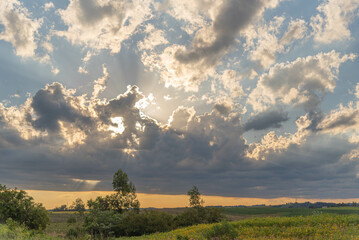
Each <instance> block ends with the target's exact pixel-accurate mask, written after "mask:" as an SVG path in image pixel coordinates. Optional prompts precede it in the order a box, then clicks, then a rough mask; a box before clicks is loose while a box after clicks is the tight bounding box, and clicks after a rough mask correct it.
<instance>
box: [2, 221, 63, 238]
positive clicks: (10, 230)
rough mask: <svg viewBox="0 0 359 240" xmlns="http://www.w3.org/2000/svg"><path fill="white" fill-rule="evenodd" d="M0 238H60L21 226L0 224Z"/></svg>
mask: <svg viewBox="0 0 359 240" xmlns="http://www.w3.org/2000/svg"><path fill="white" fill-rule="evenodd" d="M0 239H2V240H3V239H6V240H11V239H14V240H15V239H16V240H60V238H56V237H50V236H47V235H46V234H44V233H40V232H35V231H29V230H27V229H26V228H25V227H23V226H18V225H17V226H9V225H5V224H0Z"/></svg>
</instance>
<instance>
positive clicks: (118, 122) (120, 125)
mask: <svg viewBox="0 0 359 240" xmlns="http://www.w3.org/2000/svg"><path fill="white" fill-rule="evenodd" d="M111 121H112V123H113V124H115V125H117V126H110V127H109V128H108V130H110V131H112V132H113V133H111V135H112V136H116V135H117V134H122V133H123V132H124V131H125V125H124V124H123V117H114V118H111Z"/></svg>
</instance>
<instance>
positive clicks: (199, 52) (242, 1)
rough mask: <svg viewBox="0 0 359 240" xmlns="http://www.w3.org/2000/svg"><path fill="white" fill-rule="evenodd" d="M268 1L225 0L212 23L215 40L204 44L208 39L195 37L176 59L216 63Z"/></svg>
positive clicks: (209, 63)
mask: <svg viewBox="0 0 359 240" xmlns="http://www.w3.org/2000/svg"><path fill="white" fill-rule="evenodd" d="M269 2H270V1H269ZM266 3H268V2H266V1H262V0H229V1H224V3H223V6H222V8H221V10H220V11H219V14H218V15H217V17H216V19H215V20H214V22H213V25H212V31H213V34H214V38H215V39H214V41H213V42H212V43H210V44H203V42H207V40H204V39H195V40H194V42H193V43H192V46H191V48H190V49H189V50H188V51H177V52H176V55H175V57H176V59H177V60H178V61H179V62H181V63H185V64H189V63H194V62H199V61H201V60H205V61H204V62H205V63H206V64H208V65H213V64H215V63H216V61H217V60H218V58H220V57H221V56H222V55H223V53H224V52H225V51H226V50H227V49H228V48H229V47H230V46H231V45H232V44H233V42H234V40H235V37H236V36H237V34H238V33H239V31H241V30H242V29H244V28H245V27H247V26H248V25H249V24H250V23H251V21H252V20H253V19H254V18H255V17H256V16H258V15H259V14H260V13H261V12H262V11H263V9H264V7H265V6H266ZM201 42H202V44H200V43H201ZM203 45H204V46H203Z"/></svg>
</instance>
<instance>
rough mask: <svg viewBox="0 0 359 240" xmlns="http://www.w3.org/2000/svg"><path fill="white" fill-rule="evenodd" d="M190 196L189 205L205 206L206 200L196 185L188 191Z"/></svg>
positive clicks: (195, 206) (194, 206)
mask: <svg viewBox="0 0 359 240" xmlns="http://www.w3.org/2000/svg"><path fill="white" fill-rule="evenodd" d="M187 195H188V196H189V205H190V207H193V208H200V207H203V204H204V201H203V199H201V193H200V192H199V190H198V188H197V187H196V186H193V187H192V189H191V190H189V191H188V192H187Z"/></svg>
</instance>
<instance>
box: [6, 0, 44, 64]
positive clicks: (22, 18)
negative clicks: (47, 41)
mask: <svg viewBox="0 0 359 240" xmlns="http://www.w3.org/2000/svg"><path fill="white" fill-rule="evenodd" d="M0 24H2V25H3V26H4V28H5V30H4V31H3V32H1V33H0V40H4V41H7V42H10V43H11V44H12V46H13V47H14V48H15V53H16V55H18V56H21V57H35V50H36V49H37V39H36V36H37V34H38V30H39V28H40V26H41V24H42V20H41V19H33V18H32V16H31V14H30V13H29V11H28V10H27V9H26V8H25V7H23V5H22V4H21V3H20V2H19V1H17V0H9V1H1V2H0Z"/></svg>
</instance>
